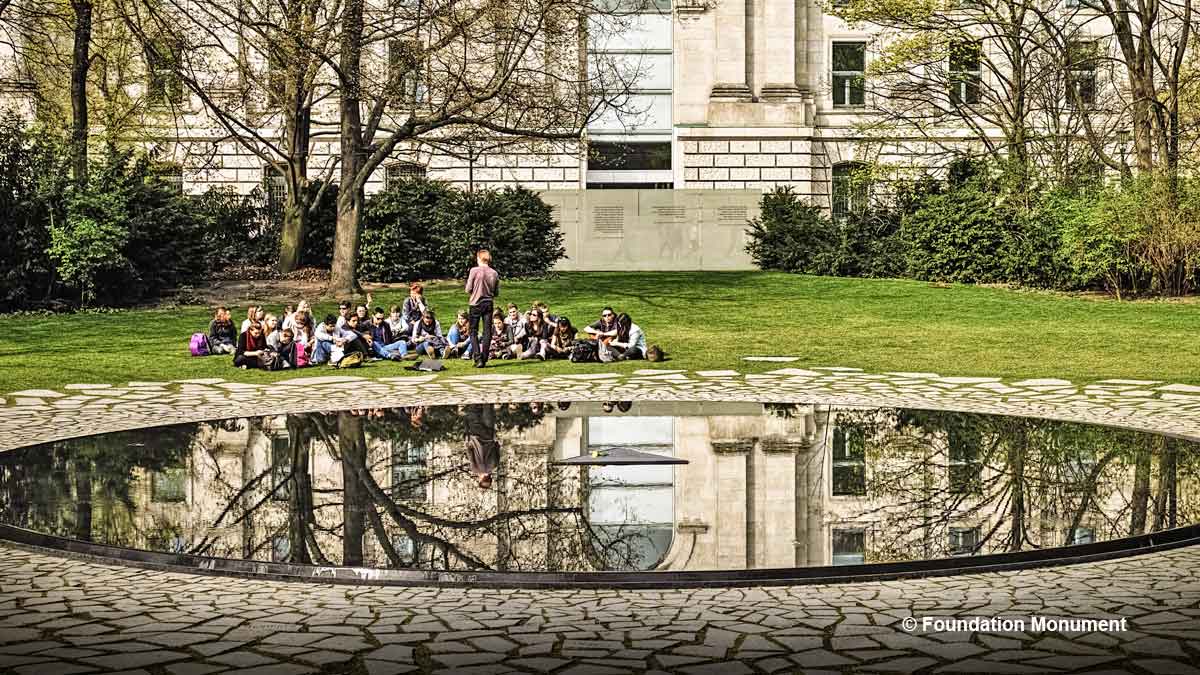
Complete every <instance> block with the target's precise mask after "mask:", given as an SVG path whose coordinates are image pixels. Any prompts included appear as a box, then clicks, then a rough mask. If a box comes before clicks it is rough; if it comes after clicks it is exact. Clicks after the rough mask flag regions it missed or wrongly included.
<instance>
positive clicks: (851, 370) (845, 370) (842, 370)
mask: <svg viewBox="0 0 1200 675" xmlns="http://www.w3.org/2000/svg"><path fill="white" fill-rule="evenodd" d="M812 368H813V370H828V371H830V372H833V373H861V372H863V369H862V368H847V367H845V366H813V367H812Z"/></svg>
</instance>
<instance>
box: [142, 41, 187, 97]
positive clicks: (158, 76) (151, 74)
mask: <svg viewBox="0 0 1200 675" xmlns="http://www.w3.org/2000/svg"><path fill="white" fill-rule="evenodd" d="M180 51H181V50H180V47H179V45H178V44H175V43H174V42H172V41H170V40H163V39H160V40H154V41H152V42H151V43H150V45H149V46H148V49H146V75H147V81H146V98H147V99H148V100H149V102H150V104H151V105H178V104H180V103H182V102H183V78H181V77H180V76H179V65H180Z"/></svg>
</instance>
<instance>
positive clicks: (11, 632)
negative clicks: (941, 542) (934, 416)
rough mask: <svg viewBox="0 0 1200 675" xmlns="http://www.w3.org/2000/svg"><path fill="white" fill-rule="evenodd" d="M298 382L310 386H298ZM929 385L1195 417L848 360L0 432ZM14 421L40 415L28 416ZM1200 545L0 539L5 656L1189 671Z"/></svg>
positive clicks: (217, 395) (180, 412) (369, 395)
mask: <svg viewBox="0 0 1200 675" xmlns="http://www.w3.org/2000/svg"><path fill="white" fill-rule="evenodd" d="M299 387H309V388H311V389H312V390H313V391H311V392H310V393H309V394H308V395H306V396H297V395H296V394H297V389H298V388H299ZM585 399H591V400H611V399H618V400H742V401H747V400H752V401H795V402H821V403H832V404H841V405H869V406H888V407H937V408H947V409H955V410H965V411H972V412H991V413H1008V414H1021V415H1036V416H1040V417H1047V418H1052V419H1062V420H1074V421H1082V422H1095V423H1102V424H1117V425H1123V426H1129V427H1134V428H1140V429H1147V430H1157V431H1164V432H1169V433H1174V434H1180V435H1185V436H1189V437H1193V438H1196V439H1200V387H1194V386H1189V385H1174V384H1169V383H1163V382H1149V381H1134V380H1107V381H1102V382H1095V383H1090V384H1086V385H1076V384H1072V383H1070V382H1067V381H1063V380H1055V379H1036V380H1023V381H1017V382H1006V381H1002V380H1000V379H998V378H966V377H942V376H939V375H936V374H931V373H878V374H872V373H863V372H861V371H857V370H853V369H845V368H815V367H814V368H783V369H780V370H775V371H772V372H770V373H767V374H763V375H743V374H739V373H737V372H734V371H707V372H684V371H678V370H666V369H646V370H639V371H637V372H635V373H634V374H633V375H631V376H619V375H613V374H604V373H600V374H579V375H564V376H556V377H553V378H535V377H532V376H517V375H502V374H493V373H484V374H481V375H475V376H463V377H444V376H443V377H435V376H411V377H388V378H379V379H377V380H372V379H370V378H361V377H347V376H309V375H308V374H307V373H306V374H303V375H302V376H301V377H298V378H296V379H292V380H289V381H286V382H284V383H282V384H276V385H271V386H266V385H253V384H241V383H236V382H226V381H223V380H215V379H208V380H192V381H184V382H166V383H156V382H131V383H128V385H126V386H121V387H114V386H110V385H89V384H75V385H67V386H65V387H63V388H62V390H61V391H50V390H30V391H22V392H12V393H9V394H7V395H5V396H4V397H3V400H2V402H0V403H2V404H0V450H3V449H9V448H12V447H17V446H20V445H27V444H31V443H36V442H42V441H49V440H56V439H61V438H69V437H73V436H79V435H84V434H90V433H100V432H105V431H113V430H118V429H129V428H137V427H144V426H151V425H159V424H167V423H172V422H183V421H194V420H200V419H214V418H220V417H237V416H245V415H247V414H254V415H269V414H280V413H285V412H305V411H311V410H314V409H316V407H317V406H314V405H312V404H311V403H307V402H319V403H320V406H319V407H320V408H322V409H344V408H363V407H382V406H389V405H401V404H406V405H413V404H428V405H433V404H440V403H460V402H470V401H484V400H491V401H531V400H549V401H553V400H585ZM30 430H37V433H36V435H31V434H30ZM1197 570H1200V547H1197V548H1186V549H1179V550H1175V551H1171V552H1165V553H1158V554H1151V555H1144V556H1136V557H1131V558H1125V559H1122V560H1117V561H1108V562H1102V563H1089V564H1081V565H1074V566H1067V567H1060V568H1053V569H1042V570H1033V571H1024V572H1013V573H999V574H985V575H973V576H958V577H948V578H938V579H925V580H905V581H893V582H876V583H858V584H846V585H837V586H798V587H790V588H762V589H753V588H752V589H737V590H727V589H711V590H679V591H619V592H618V591H582V590H577V591H519V590H461V589H430V588H413V589H404V588H391V587H389V588H380V587H352V586H319V585H308V584H286V583H282V582H269V581H250V580H232V579H229V578H222V577H203V576H192V575H183V574H174V573H164V572H152V571H146V570H139V569H134V568H125V567H116V566H107V565H100V564H93V563H86V562H80V561H76V560H70V559H66V558H61V557H56V556H49V555H41V554H36V553H31V552H28V551H25V550H22V549H17V548H12V547H8V546H5V545H0V672H16V673H20V674H22V675H23V674H26V673H32V674H36V675H52V674H53V673H77V672H78V673H82V672H96V671H101V672H110V671H117V670H122V669H131V670H132V671H133V672H146V673H151V674H155V673H170V674H171V675H200V674H203V673H210V672H211V673H215V672H224V671H233V672H254V673H266V674H269V673H301V672H316V671H323V672H357V673H368V672H369V673H398V672H407V671H416V670H424V671H438V670H442V671H445V672H455V673H470V672H481V673H482V672H505V671H520V672H551V671H552V672H556V673H557V672H571V673H585V672H587V673H609V672H611V673H616V672H629V671H635V672H636V671H673V672H685V673H706V672H710V673H721V674H724V673H734V674H736V673H748V672H777V671H795V670H804V671H806V672H807V671H818V670H827V671H843V672H845V671H856V672H859V671H867V672H912V671H928V672H965V673H977V672H1009V673H1025V672H1064V671H1067V670H1072V669H1077V670H1083V671H1088V672H1097V671H1102V670H1111V671H1124V672H1153V673H1157V672H1177V673H1200V670H1198V669H1197V668H1196V667H1195V666H1194V665H1193V664H1195V663H1197V662H1200V572H1198V571H1197ZM941 615H956V616H959V617H964V618H967V617H976V616H978V617H984V618H991V617H995V616H998V615H1002V616H1007V617H1010V618H1014V619H1016V618H1019V619H1025V620H1027V621H1028V620H1029V618H1030V617H1032V616H1046V617H1052V618H1053V617H1084V618H1092V619H1101V618H1106V617H1127V618H1128V624H1127V628H1128V630H1124V631H1112V630H1107V631H1083V632H1054V631H1039V630H1033V628H1032V626H1027V628H1028V630H1025V631H1020V632H1010V633H992V632H936V631H923V630H921V629H920V628H918V629H917V630H916V631H915V632H910V631H906V630H905V627H904V621H903V619H904V618H906V617H917V618H918V619H923V618H924V617H933V616H941Z"/></svg>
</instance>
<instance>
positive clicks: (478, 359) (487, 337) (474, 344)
mask: <svg viewBox="0 0 1200 675" xmlns="http://www.w3.org/2000/svg"><path fill="white" fill-rule="evenodd" d="M481 320H482V321H483V344H482V345H480V344H479V322H480V321H481ZM467 321H468V322H469V323H470V325H471V355H472V356H474V357H475V363H478V364H479V365H481V366H482V365H486V364H487V360H488V352H489V351H491V349H492V301H491V300H483V301H482V302H480V303H479V304H478V305H471V307H470V309H469V310H468V311H467Z"/></svg>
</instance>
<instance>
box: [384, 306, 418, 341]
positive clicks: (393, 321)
mask: <svg viewBox="0 0 1200 675" xmlns="http://www.w3.org/2000/svg"><path fill="white" fill-rule="evenodd" d="M387 324H388V327H389V328H391V329H392V335H393V336H397V337H398V336H401V335H408V334H409V333H411V332H412V329H411V328H410V327H409V325H408V321H406V320H405V319H404V315H403V314H401V309H400V305H392V306H391V308H389V309H388V318H387Z"/></svg>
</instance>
